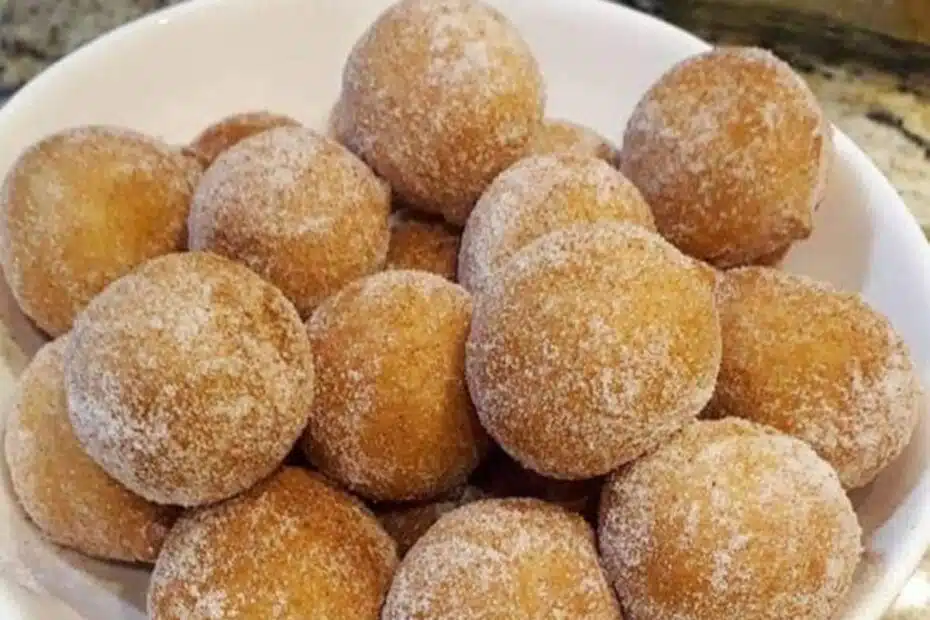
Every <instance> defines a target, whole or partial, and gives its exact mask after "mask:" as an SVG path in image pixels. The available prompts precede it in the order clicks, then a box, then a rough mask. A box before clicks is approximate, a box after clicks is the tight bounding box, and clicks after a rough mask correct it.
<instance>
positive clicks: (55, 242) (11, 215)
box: [0, 126, 194, 336]
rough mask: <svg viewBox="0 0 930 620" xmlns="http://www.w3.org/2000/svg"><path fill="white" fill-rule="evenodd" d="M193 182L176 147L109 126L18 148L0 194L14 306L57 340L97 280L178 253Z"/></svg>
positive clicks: (2, 252)
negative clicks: (29, 146)
mask: <svg viewBox="0 0 930 620" xmlns="http://www.w3.org/2000/svg"><path fill="white" fill-rule="evenodd" d="M193 178H194V177H193V176H192V167H191V164H190V162H189V161H188V160H187V158H186V157H184V156H183V155H182V154H181V153H180V152H179V151H178V150H177V149H174V148H172V147H170V146H168V145H167V144H162V143H161V142H159V141H158V140H155V139H154V138H150V137H148V136H144V135H142V134H139V133H136V132H134V131H130V130H127V129H121V128H116V127H100V126H94V127H80V128H74V129H68V130H65V131H61V132H59V133H56V134H53V135H51V136H49V137H47V138H44V139H43V140H41V141H39V142H38V143H36V144H35V145H34V146H32V147H31V148H29V149H27V150H26V151H25V152H24V153H23V154H22V155H21V156H20V157H19V159H18V160H17V162H16V163H15V164H14V166H13V168H12V169H11V170H10V172H9V174H8V175H7V177H6V181H5V183H4V186H3V190H2V191H0V264H2V267H3V273H4V275H5V276H6V280H7V282H8V283H9V284H10V289H11V290H12V292H13V296H14V297H15V298H16V301H17V303H18V304H19V306H20V308H22V310H23V312H24V313H25V314H26V315H27V316H29V318H31V319H32V320H33V321H35V323H36V324H37V325H38V326H39V328H40V329H42V331H44V332H46V333H48V334H49V335H51V336H59V335H61V334H63V333H65V332H67V331H68V330H69V329H71V325H72V322H73V320H74V318H75V316H76V315H77V314H78V313H79V312H80V311H81V310H83V309H84V307H85V306H86V305H87V303H88V302H89V301H90V300H91V299H93V297H94V296H95V295H96V294H97V293H99V292H100V291H101V290H103V288H104V287H105V286H106V285H107V284H109V283H110V282H112V281H113V280H116V279H117V278H119V277H120V276H122V275H124V274H126V273H128V272H129V271H131V270H132V269H133V268H135V267H136V266H138V265H140V264H142V263H143V262H145V261H146V260H148V259H150V258H153V257H155V256H159V255H161V254H167V253H169V252H173V251H176V250H180V249H183V247H184V244H185V241H186V239H185V232H186V229H185V224H186V222H187V214H188V210H189V207H190V201H191V195H192V194H193V191H194V188H193V185H192V179H193Z"/></svg>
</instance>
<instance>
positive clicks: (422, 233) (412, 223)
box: [385, 209, 461, 281]
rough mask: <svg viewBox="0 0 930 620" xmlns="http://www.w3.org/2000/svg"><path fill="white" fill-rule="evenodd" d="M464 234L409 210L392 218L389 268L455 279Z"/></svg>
mask: <svg viewBox="0 0 930 620" xmlns="http://www.w3.org/2000/svg"><path fill="white" fill-rule="evenodd" d="M460 239H461V234H460V233H459V232H457V231H456V230H455V229H454V228H452V227H451V226H449V225H447V224H445V223H444V222H441V221H434V220H430V219H427V218H425V217H420V216H417V215H415V214H414V213H412V212H410V211H409V210H408V209H403V210H401V211H397V212H395V213H394V214H393V215H392V217H391V242H390V245H389V246H388V253H387V261H386V264H385V268H387V269H415V270H421V271H428V272H430V273H435V274H436V275H440V276H442V277H444V278H446V279H447V280H452V281H455V270H456V264H457V261H458V254H459V241H460Z"/></svg>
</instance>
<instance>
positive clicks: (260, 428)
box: [65, 252, 313, 506]
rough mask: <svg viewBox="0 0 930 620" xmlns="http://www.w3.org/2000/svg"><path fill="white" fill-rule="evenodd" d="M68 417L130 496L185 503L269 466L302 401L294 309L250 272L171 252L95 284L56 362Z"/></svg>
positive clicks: (211, 498) (301, 338) (309, 366)
mask: <svg viewBox="0 0 930 620" xmlns="http://www.w3.org/2000/svg"><path fill="white" fill-rule="evenodd" d="M65 376H66V384H67V391H68V402H69V405H70V417H71V422H72V424H73V425H74V431H75V434H76V435H77V438H78V440H79V441H80V442H81V444H82V445H83V447H84V448H85V449H86V450H87V452H88V454H90V456H91V457H92V458H93V459H94V460H95V461H96V462H97V463H99V464H100V466H101V467H103V469H104V470H106V471H107V473H108V474H110V475H111V476H113V477H114V478H116V479H117V480H118V481H120V482H121V483H122V484H124V485H125V486H126V487H128V488H129V489H130V490H132V491H133V492H135V493H137V494H139V495H141V496H142V497H145V498H146V499H149V500H151V501H155V502H158V503H162V504H177V505H181V506H193V505H199V504H206V503H210V502H215V501H218V500H221V499H225V498H226V497H229V496H231V495H234V494H236V493H239V492H241V491H243V490H245V489H247V488H249V487H250V486H252V485H253V484H255V483H256V482H258V481H259V480H260V479H262V478H264V477H265V476H267V475H269V474H270V473H271V472H272V471H274V470H275V469H276V468H277V467H278V466H279V465H280V464H281V462H282V461H283V460H284V458H285V457H286V456H287V454H288V452H289V451H290V449H291V447H292V446H293V445H294V443H295V441H296V440H297V438H298V437H299V436H300V433H301V431H302V430H303V428H304V426H305V424H306V421H307V416H308V415H309V413H310V405H311V401H312V396H313V360H312V353H311V350H310V343H309V341H308V340H307V336H306V332H305V330H304V329H303V325H302V324H301V322H300V317H299V316H298V315H297V311H296V310H295V309H294V307H293V306H292V305H291V304H290V302H288V301H287V299H285V298H284V295H282V294H281V292H280V291H278V290H277V289H276V288H274V287H273V286H271V285H270V284H268V283H267V282H265V281H264V280H262V279H261V278H260V277H258V276H257V275H255V274H254V273H252V272H251V271H249V270H248V269H247V268H245V267H243V266H242V265H239V264H237V263H234V262H232V261H229V260H227V259H225V258H222V257H220V256H217V255H214V254H208V253H202V252H189V253H186V254H170V255H167V256H164V257H161V258H157V259H154V260H152V261H149V262H148V263H146V264H145V265H143V266H142V267H140V268H139V269H137V270H136V271H134V272H133V273H131V274H129V275H127V276H124V277H123V278H121V279H119V280H117V281H116V282H114V283H113V284H111V285H110V286H108V287H107V288H106V290H104V292H103V293H101V294H100V295H99V296H98V297H97V298H96V299H94V301H92V302H91V304H90V305H89V306H88V307H87V309H86V310H85V311H84V312H83V313H82V314H81V315H80V317H79V318H78V321H77V323H76V325H75V327H74V331H73V333H72V336H71V340H70V343H69V347H68V352H67V358H66V363H65Z"/></svg>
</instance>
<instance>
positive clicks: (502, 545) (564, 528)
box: [382, 499, 621, 620]
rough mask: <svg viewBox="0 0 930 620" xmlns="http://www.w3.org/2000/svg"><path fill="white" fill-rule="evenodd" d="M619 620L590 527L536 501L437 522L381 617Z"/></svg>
mask: <svg viewBox="0 0 930 620" xmlns="http://www.w3.org/2000/svg"><path fill="white" fill-rule="evenodd" d="M492 616H493V617H506V618H523V619H525V620H543V619H544V618H545V619H547V620H548V619H552V618H555V619H566V620H567V619H569V618H585V619H588V620H619V618H621V614H620V609H619V606H618V605H617V602H616V600H615V599H614V596H613V593H612V592H611V591H610V588H609V586H608V584H607V582H606V580H605V578H604V575H603V573H602V571H601V567H600V563H599V561H598V558H597V553H596V549H595V546H594V538H593V535H592V532H591V531H590V529H589V527H588V526H587V524H586V523H585V522H584V521H583V520H582V519H581V518H580V517H577V516H575V515H571V514H570V513H568V512H565V511H563V510H561V509H559V508H556V507H554V506H551V505H548V504H545V503H543V502H540V501H536V500H513V499H510V500H484V501H479V502H475V503H472V504H469V505H467V506H465V507H463V508H459V509H457V510H455V511H453V512H451V513H448V514H446V515H444V516H443V517H441V518H440V519H439V521H438V522H437V523H436V525H434V526H433V528H431V529H430V530H429V531H428V532H427V533H426V535H425V536H423V537H422V538H421V539H420V540H419V541H418V542H417V543H416V544H415V545H414V547H413V549H411V551H410V553H409V554H408V555H407V557H406V558H405V559H404V560H403V561H402V563H401V566H400V568H399V569H398V572H397V575H396V576H395V579H394V583H393V584H392V586H391V590H390V592H389V594H388V597H387V600H386V602H385V607H384V612H383V614H382V618H384V620H402V619H405V618H431V619H433V620H453V619H455V618H462V617H469V618H485V617H492Z"/></svg>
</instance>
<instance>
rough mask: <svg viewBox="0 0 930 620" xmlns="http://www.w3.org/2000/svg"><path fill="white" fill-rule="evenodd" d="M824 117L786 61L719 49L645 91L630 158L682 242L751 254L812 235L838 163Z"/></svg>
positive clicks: (721, 252)
mask: <svg viewBox="0 0 930 620" xmlns="http://www.w3.org/2000/svg"><path fill="white" fill-rule="evenodd" d="M827 127H828V125H827V123H826V121H825V120H824V117H823V113H822V111H821V109H820V107H819V105H818V103H817V101H816V99H815V98H814V96H813V94H812V93H811V91H810V89H809V88H807V86H806V85H805V84H804V82H803V81H802V80H801V79H800V78H799V77H798V76H797V74H795V73H794V71H793V70H792V69H791V68H790V67H789V66H788V65H787V64H785V63H783V62H781V61H780V60H778V59H777V58H775V56H773V55H772V54H771V53H769V52H765V51H762V50H756V49H754V48H720V49H717V50H714V51H711V52H708V53H706V54H701V55H698V56H695V57H692V58H690V59H688V60H685V61H684V62H682V63H679V64H678V65H676V66H675V67H674V68H673V69H672V70H671V71H669V72H668V73H667V74H666V75H664V76H663V77H662V78H661V79H660V80H659V82H657V84H656V85H654V86H653V87H652V88H651V89H650V91H649V92H648V93H647V94H646V96H645V97H644V98H643V99H642V100H641V101H640V103H639V105H638V106H637V108H636V110H635V111H634V113H633V116H632V117H631V119H630V121H629V124H628V126H627V130H626V135H625V137H624V145H623V151H622V154H621V158H620V159H621V169H622V170H623V171H624V172H625V173H626V174H627V175H628V176H629V177H630V179H631V180H632V181H633V182H634V183H635V184H636V185H637V186H638V187H639V189H640V190H641V191H642V192H643V195H644V196H645V198H646V200H647V202H649V204H650V205H651V206H652V208H653V210H654V212H655V215H656V223H657V225H658V227H659V230H660V232H662V234H663V235H665V236H666V237H667V238H669V239H670V240H671V241H672V242H673V243H675V244H676V245H677V246H679V247H680V248H682V250H683V251H685V252H687V253H689V254H692V255H694V256H698V257H700V258H702V259H704V260H707V261H709V262H712V263H714V264H716V265H718V266H721V267H730V266H734V265H740V264H745V263H747V262H754V261H756V260H758V259H761V258H763V257H767V256H769V255H771V254H773V253H776V252H778V251H780V250H783V249H785V248H786V247H787V246H788V245H790V244H791V243H792V242H793V241H795V240H797V239H800V238H804V237H806V236H807V235H809V234H810V229H811V225H812V224H811V219H812V213H813V209H814V207H815V206H816V205H817V204H818V203H819V202H820V200H821V199H822V197H823V183H824V179H825V177H826V170H827V168H828V167H829V163H830V157H829V153H830V151H831V146H830V140H831V134H830V132H829V131H826V128H827Z"/></svg>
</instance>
